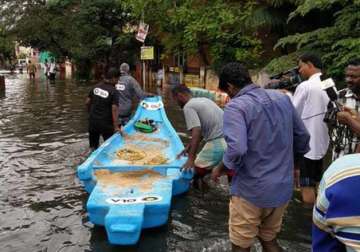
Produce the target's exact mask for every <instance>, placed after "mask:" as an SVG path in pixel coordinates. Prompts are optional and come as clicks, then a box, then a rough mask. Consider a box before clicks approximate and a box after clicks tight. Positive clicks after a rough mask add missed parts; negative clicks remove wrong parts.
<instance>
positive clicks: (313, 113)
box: [293, 53, 330, 204]
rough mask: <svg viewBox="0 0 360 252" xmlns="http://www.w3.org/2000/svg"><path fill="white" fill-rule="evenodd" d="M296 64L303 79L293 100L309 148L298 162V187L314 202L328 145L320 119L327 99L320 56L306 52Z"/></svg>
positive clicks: (311, 202) (322, 117)
mask: <svg viewBox="0 0 360 252" xmlns="http://www.w3.org/2000/svg"><path fill="white" fill-rule="evenodd" d="M298 65H299V73H300V75H301V77H302V78H303V79H305V80H306V81H304V82H302V83H300V85H299V86H298V87H297V88H296V91H295V93H294V98H293V103H294V106H295V108H296V110H297V111H298V113H299V115H300V117H301V119H302V120H303V122H304V124H305V127H306V129H307V130H308V132H309V133H310V151H309V152H308V153H306V154H305V155H304V158H303V160H301V162H300V165H299V166H300V167H299V168H300V187H301V194H302V198H303V202H304V203H307V204H313V203H314V202H315V198H316V187H317V185H318V184H319V182H320V180H321V177H322V169H323V168H322V167H323V157H324V156H325V154H326V152H327V149H328V147H329V133H328V127H327V125H326V123H324V121H323V120H324V116H325V113H326V111H327V105H328V103H329V101H330V100H329V97H328V96H327V94H326V92H325V91H324V90H323V89H322V85H321V80H320V76H321V68H322V63H321V60H320V58H318V57H317V56H316V55H313V54H310V53H307V54H304V55H302V56H301V57H300V58H299V64H298ZM299 168H297V171H296V172H297V173H298V172H299Z"/></svg>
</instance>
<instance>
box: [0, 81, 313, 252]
mask: <svg viewBox="0 0 360 252" xmlns="http://www.w3.org/2000/svg"><path fill="white" fill-rule="evenodd" d="M26 77H27V76H26V75H25V74H23V75H20V74H18V75H16V74H15V75H6V91H5V92H2V93H0V251H1V252H22V251H24V252H25V251H26V252H32V251H36V252H37V251H39V252H40V251H41V252H45V251H47V252H52V251H54V252H55V251H56V252H60V251H61V252H70V251H71V252H77V251H98V252H108V251H141V252H143V251H151V252H158V251H179V252H182V251H204V252H205V251H206V252H210V251H212V252H213V251H230V243H229V240H228V232H227V218H228V193H227V190H226V189H225V188H224V186H214V185H212V186H211V189H210V191H209V192H207V193H201V192H199V191H196V190H191V191H190V192H188V193H187V194H185V195H182V196H179V197H176V198H174V200H173V202H172V210H171V214H170V218H169V222H168V224H167V225H165V226H162V227H160V228H155V229H150V230H145V231H144V232H143V233H142V235H141V238H140V241H139V243H138V244H137V245H136V246H133V247H119V246H112V245H110V244H109V243H108V241H107V238H106V233H105V230H104V229H103V228H102V227H97V226H94V225H93V224H91V223H90V222H89V220H88V218H87V214H86V211H85V204H86V200H87V197H88V194H87V193H86V192H85V191H84V189H83V187H82V185H81V183H80V182H79V180H78V178H77V177H76V166H77V165H78V164H79V163H81V162H82V161H83V160H84V153H86V151H87V147H88V142H87V114H86V110H85V106H84V100H85V97H86V96H87V93H88V92H89V90H90V88H91V85H90V84H87V83H75V82H74V81H71V80H66V81H56V83H54V84H50V83H47V82H46V81H45V80H43V79H41V80H36V81H29V80H28V79H27V78H26ZM159 92H161V93H162V95H163V97H164V102H165V106H166V111H167V114H168V117H169V119H170V121H171V122H172V123H173V125H174V127H175V128H176V130H177V132H178V133H179V134H180V136H181V137H182V139H183V140H184V142H186V141H188V137H187V132H186V129H185V126H184V119H183V116H182V112H181V111H180V109H179V108H178V107H177V106H175V105H174V104H173V101H172V100H171V99H169V98H168V97H169V95H168V90H162V91H159ZM310 234H311V210H310V209H303V208H302V206H301V204H300V203H299V202H298V201H296V200H293V201H292V202H291V204H290V206H289V208H288V211H287V213H286V216H285V220H284V224H283V228H282V232H281V234H280V243H281V245H282V246H283V247H284V248H285V249H286V250H287V251H294V252H301V251H310V243H311V235H310ZM254 251H261V249H259V245H258V244H257V245H256V246H255V248H254Z"/></svg>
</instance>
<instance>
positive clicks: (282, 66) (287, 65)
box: [265, 52, 301, 75]
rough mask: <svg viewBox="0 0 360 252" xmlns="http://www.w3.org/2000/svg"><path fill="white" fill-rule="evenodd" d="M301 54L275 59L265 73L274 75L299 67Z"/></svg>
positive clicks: (291, 54)
mask: <svg viewBox="0 0 360 252" xmlns="http://www.w3.org/2000/svg"><path fill="white" fill-rule="evenodd" d="M300 54H301V53H300V52H295V53H290V54H287V55H283V56H281V57H278V58H275V59H273V60H272V61H270V63H269V64H268V65H267V66H266V67H265V71H266V72H267V73H269V74H270V75H274V74H278V73H281V72H283V71H286V70H288V69H291V68H293V67H295V66H297V64H298V58H299V56H300Z"/></svg>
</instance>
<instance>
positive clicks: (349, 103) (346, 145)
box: [330, 89, 360, 160]
mask: <svg viewBox="0 0 360 252" xmlns="http://www.w3.org/2000/svg"><path fill="white" fill-rule="evenodd" d="M338 102H339V103H340V104H343V105H344V106H346V107H348V108H351V109H354V110H356V111H357V112H358V113H359V112H360V100H359V98H358V97H357V96H356V95H355V94H354V93H353V92H352V91H351V89H345V90H343V91H342V92H339V99H338ZM330 135H331V136H333V134H330ZM342 137H343V138H342V139H341V140H340V143H341V145H342V147H343V148H341V149H340V150H333V156H332V160H335V159H337V158H339V157H341V156H343V155H346V154H351V153H355V151H356V146H357V143H358V142H359V138H358V137H357V136H356V135H355V134H353V135H351V138H349V136H348V135H347V134H346V135H345V134H344V135H343V136H342ZM334 140H335V138H333V141H334Z"/></svg>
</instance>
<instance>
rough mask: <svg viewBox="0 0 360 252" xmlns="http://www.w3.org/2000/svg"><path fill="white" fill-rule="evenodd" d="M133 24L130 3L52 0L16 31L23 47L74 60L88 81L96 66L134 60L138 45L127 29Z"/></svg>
mask: <svg viewBox="0 0 360 252" xmlns="http://www.w3.org/2000/svg"><path fill="white" fill-rule="evenodd" d="M27 6H28V5H27ZM132 23H133V17H132V15H131V9H130V5H129V4H128V2H127V1H119V0H86V1H82V0H52V1H47V3H46V4H39V3H38V4H33V5H31V6H28V7H27V9H26V11H25V12H23V13H22V15H21V16H20V18H18V20H17V21H16V25H15V26H14V27H13V29H12V30H13V33H14V34H16V35H17V38H18V40H19V41H20V43H21V44H23V45H29V46H32V47H37V48H39V49H41V50H48V51H51V52H52V53H54V54H55V55H56V56H58V57H69V58H71V59H72V60H73V61H74V62H75V63H76V64H77V65H78V68H77V69H79V70H80V71H86V73H85V72H83V73H80V75H81V76H83V77H86V76H87V75H88V74H89V73H90V71H89V69H91V65H93V64H95V63H99V62H102V63H104V64H105V65H110V64H111V65H117V64H119V61H120V60H127V59H129V58H130V59H131V57H129V55H128V54H130V53H135V50H138V44H136V43H134V39H133V40H131V39H129V38H130V36H129V35H128V34H125V32H124V31H123V27H124V26H125V25H129V24H132ZM131 37H134V36H133V34H131ZM123 42H126V44H124V43H123ZM79 65H81V66H79Z"/></svg>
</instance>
